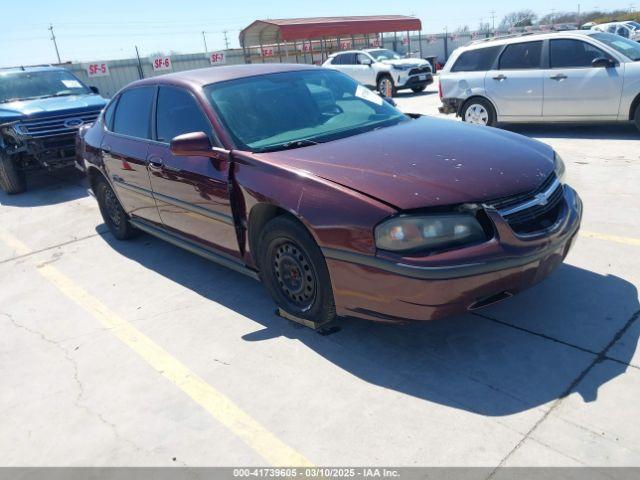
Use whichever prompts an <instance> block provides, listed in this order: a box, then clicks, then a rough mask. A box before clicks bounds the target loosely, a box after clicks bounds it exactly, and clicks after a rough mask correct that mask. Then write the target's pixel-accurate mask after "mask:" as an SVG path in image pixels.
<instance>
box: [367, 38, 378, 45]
mask: <svg viewBox="0 0 640 480" xmlns="http://www.w3.org/2000/svg"><path fill="white" fill-rule="evenodd" d="M369 43H370V44H371V46H372V47H379V46H380V39H379V38H372V39H371V40H370V41H369Z"/></svg>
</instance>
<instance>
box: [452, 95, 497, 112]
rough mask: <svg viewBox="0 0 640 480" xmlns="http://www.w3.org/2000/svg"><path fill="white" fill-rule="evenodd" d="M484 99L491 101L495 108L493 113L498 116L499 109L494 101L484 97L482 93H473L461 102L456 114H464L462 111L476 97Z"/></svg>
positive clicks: (490, 103)
mask: <svg viewBox="0 0 640 480" xmlns="http://www.w3.org/2000/svg"><path fill="white" fill-rule="evenodd" d="M478 98H480V99H482V100H486V101H487V102H489V105H491V108H493V113H494V115H495V116H496V117H497V116H498V111H497V110H496V106H495V105H494V104H493V102H492V101H491V100H489V99H488V98H487V97H483V96H482V95H473V96H471V97H469V98H467V99H466V100H465V101H464V102H460V108H458V112H457V113H456V115H458V116H459V117H460V116H462V111H463V110H464V107H465V106H466V105H467V104H468V103H469V102H471V101H472V100H475V99H478Z"/></svg>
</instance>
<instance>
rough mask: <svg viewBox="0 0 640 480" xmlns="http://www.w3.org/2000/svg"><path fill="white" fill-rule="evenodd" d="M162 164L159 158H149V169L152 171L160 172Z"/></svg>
mask: <svg viewBox="0 0 640 480" xmlns="http://www.w3.org/2000/svg"><path fill="white" fill-rule="evenodd" d="M163 163H164V162H163V161H162V159H161V158H160V157H151V158H149V168H150V169H152V170H162V166H163Z"/></svg>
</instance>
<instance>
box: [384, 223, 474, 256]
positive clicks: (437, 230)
mask: <svg viewBox="0 0 640 480" xmlns="http://www.w3.org/2000/svg"><path fill="white" fill-rule="evenodd" d="M375 237H376V246H377V247H378V248H380V249H381V250H391V251H393V252H409V251H416V250H425V249H434V248H446V247H454V246H457V245H464V244H468V243H475V242H480V241H482V240H484V239H485V238H486V236H485V233H484V230H483V229H482V227H481V226H480V223H478V220H476V218H475V217H474V216H473V215H469V214H451V215H429V216H423V217H419V216H406V217H397V218H392V219H391V220H387V221H386V222H383V223H381V224H380V225H378V226H377V227H376V229H375Z"/></svg>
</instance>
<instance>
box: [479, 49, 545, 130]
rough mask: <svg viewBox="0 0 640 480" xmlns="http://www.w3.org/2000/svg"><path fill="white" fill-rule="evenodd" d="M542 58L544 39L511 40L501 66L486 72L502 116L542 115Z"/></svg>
mask: <svg viewBox="0 0 640 480" xmlns="http://www.w3.org/2000/svg"><path fill="white" fill-rule="evenodd" d="M541 62H542V41H535V42H519V43H511V44H508V45H507V46H506V47H505V48H504V50H503V51H502V53H501V54H500V57H499V59H498V63H497V69H495V70H489V71H488V72H487V75H486V76H485V89H486V91H487V94H488V95H489V97H490V98H491V100H493V102H494V104H495V106H496V109H497V113H498V117H499V119H501V120H505V121H508V120H509V119H510V118H511V119H513V120H516V119H517V117H540V116H541V115H542V101H543V81H542V70H541V66H542V64H541Z"/></svg>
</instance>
